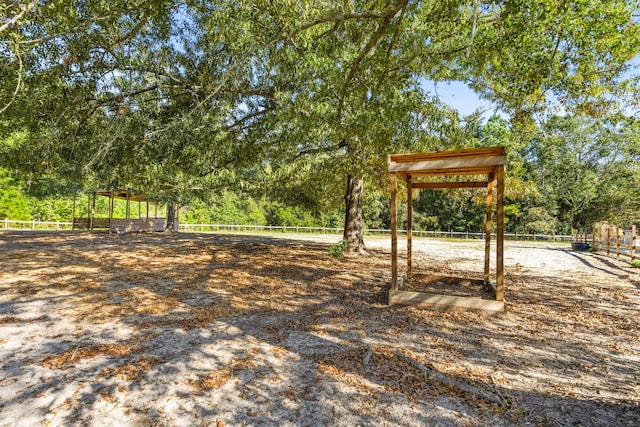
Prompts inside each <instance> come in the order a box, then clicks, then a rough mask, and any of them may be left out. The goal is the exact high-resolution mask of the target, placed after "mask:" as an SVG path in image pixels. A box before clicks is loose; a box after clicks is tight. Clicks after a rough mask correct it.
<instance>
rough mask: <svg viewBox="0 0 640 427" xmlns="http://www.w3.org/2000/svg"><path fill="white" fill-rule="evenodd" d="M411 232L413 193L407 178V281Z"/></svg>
mask: <svg viewBox="0 0 640 427" xmlns="http://www.w3.org/2000/svg"><path fill="white" fill-rule="evenodd" d="M412 230H413V193H412V186H411V177H408V178H407V279H408V278H409V277H411V255H412V246H411V238H412V235H411V234H412Z"/></svg>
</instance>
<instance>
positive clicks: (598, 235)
mask: <svg viewBox="0 0 640 427" xmlns="http://www.w3.org/2000/svg"><path fill="white" fill-rule="evenodd" d="M637 242H638V227H637V226H635V225H632V226H630V227H629V228H627V229H625V228H623V227H619V226H617V225H614V224H609V223H608V222H601V223H598V224H596V225H594V227H593V234H592V235H591V245H592V247H593V250H594V251H595V252H598V253H602V254H606V255H609V256H611V255H615V256H616V257H618V258H619V257H628V258H630V260H631V261H634V260H636V259H637V258H638V256H637Z"/></svg>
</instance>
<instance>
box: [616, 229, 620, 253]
mask: <svg viewBox="0 0 640 427" xmlns="http://www.w3.org/2000/svg"><path fill="white" fill-rule="evenodd" d="M616 257H617V258H620V228H618V226H617V225H616Z"/></svg>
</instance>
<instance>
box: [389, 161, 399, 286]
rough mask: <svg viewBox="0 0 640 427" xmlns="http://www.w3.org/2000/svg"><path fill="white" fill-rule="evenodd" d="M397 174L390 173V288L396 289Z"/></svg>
mask: <svg viewBox="0 0 640 427" xmlns="http://www.w3.org/2000/svg"><path fill="white" fill-rule="evenodd" d="M397 192H398V184H397V175H396V174H395V173H392V174H391V290H393V291H397V290H398V234H397V233H398V204H397Z"/></svg>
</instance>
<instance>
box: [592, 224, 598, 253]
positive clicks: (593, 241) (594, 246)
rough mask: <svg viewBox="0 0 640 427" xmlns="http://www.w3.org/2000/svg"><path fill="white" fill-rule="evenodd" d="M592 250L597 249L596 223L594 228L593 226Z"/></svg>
mask: <svg viewBox="0 0 640 427" xmlns="http://www.w3.org/2000/svg"><path fill="white" fill-rule="evenodd" d="M591 250H592V251H597V249H596V226H595V225H594V226H593V228H591Z"/></svg>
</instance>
